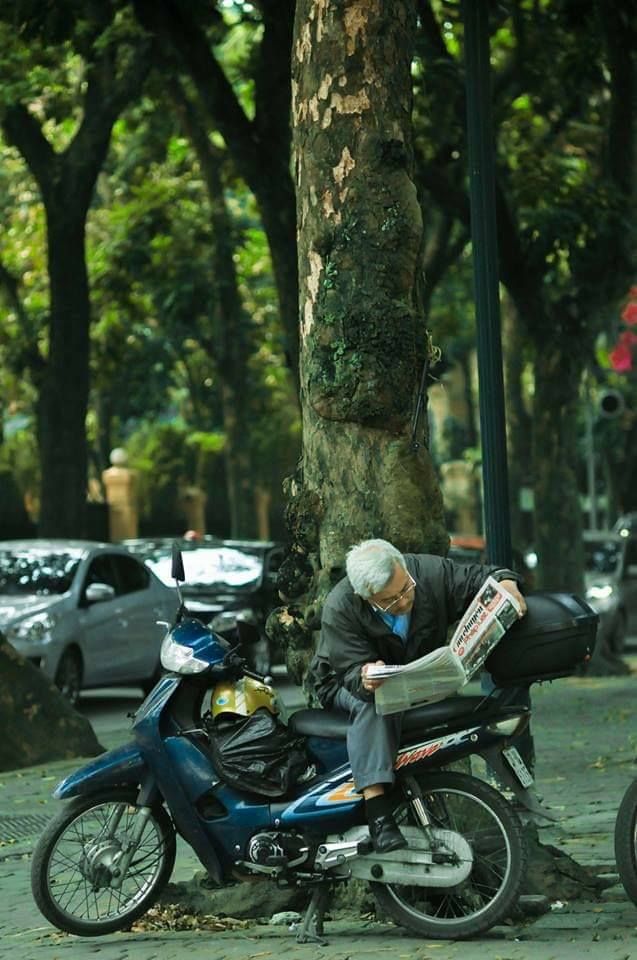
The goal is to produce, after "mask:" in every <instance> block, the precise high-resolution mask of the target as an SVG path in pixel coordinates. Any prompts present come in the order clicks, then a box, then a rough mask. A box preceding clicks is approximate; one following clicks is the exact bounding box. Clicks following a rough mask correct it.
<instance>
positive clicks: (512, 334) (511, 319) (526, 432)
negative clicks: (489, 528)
mask: <svg viewBox="0 0 637 960" xmlns="http://www.w3.org/2000/svg"><path fill="white" fill-rule="evenodd" d="M502 319H503V331H502V333H503V337H502V341H503V345H504V381H505V392H506V398H505V406H506V420H507V437H508V446H509V501H510V504H511V542H512V544H513V546H514V547H516V548H517V549H522V548H523V547H525V546H528V544H529V542H530V540H531V537H532V532H531V530H530V522H531V521H530V518H528V519H527V516H526V515H525V512H524V511H523V510H522V507H521V503H520V491H521V490H522V488H523V487H531V485H532V479H533V478H532V469H533V468H532V437H533V421H532V419H531V417H530V415H529V414H528V412H527V410H526V407H525V404H524V392H523V385H522V377H523V374H524V367H525V350H524V348H525V344H526V343H527V340H526V339H525V337H524V336H523V331H522V330H521V327H520V323H519V322H518V318H517V315H516V312H515V309H514V307H513V305H512V303H511V301H510V300H509V299H508V298H505V299H504V301H503V311H502ZM519 572H522V571H519Z"/></svg>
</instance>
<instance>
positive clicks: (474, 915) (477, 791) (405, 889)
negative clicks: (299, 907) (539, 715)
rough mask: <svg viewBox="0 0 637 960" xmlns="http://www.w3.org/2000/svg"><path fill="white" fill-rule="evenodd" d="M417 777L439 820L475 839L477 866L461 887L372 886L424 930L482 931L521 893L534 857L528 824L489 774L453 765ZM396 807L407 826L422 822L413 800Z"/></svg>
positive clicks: (396, 917)
mask: <svg viewBox="0 0 637 960" xmlns="http://www.w3.org/2000/svg"><path fill="white" fill-rule="evenodd" d="M416 779H417V780H418V783H419V786H420V789H421V791H422V794H423V802H424V806H425V809H426V811H427V814H428V816H429V820H430V823H431V826H432V827H433V828H434V829H435V828H439V829H442V830H452V831H456V832H457V833H459V834H461V835H462V837H463V838H464V840H465V841H466V842H467V843H468V844H469V847H470V849H471V857H472V860H471V870H470V872H469V874H468V876H467V877H466V879H464V880H463V881H462V882H460V883H459V884H458V885H457V886H454V887H438V888H436V887H424V886H416V885H406V884H396V883H391V884H382V883H370V887H371V889H372V891H373V894H374V896H375V898H376V900H377V902H378V904H379V906H380V907H381V909H382V910H384V912H385V913H386V914H387V915H388V916H389V917H390V918H391V919H392V920H393V921H394V922H395V923H397V924H400V926H403V927H406V928H407V929H408V930H411V931H412V932H413V933H416V934H418V935H419V936H425V937H429V938H431V939H440V940H460V939H465V938H467V937H474V936H477V935H478V934H481V933H484V931H485V930H489V929H490V928H491V927H493V926H494V925H495V924H496V923H499V922H500V921H502V920H504V919H505V918H506V917H507V916H508V915H509V912H510V910H511V908H512V906H513V905H514V903H515V902H516V900H517V898H518V896H519V892H520V885H521V883H522V877H523V875H524V869H525V864H526V847H525V844H524V839H523V836H522V825H521V823H520V820H519V818H518V817H517V815H516V813H515V811H514V810H513V809H512V808H511V806H510V805H509V803H508V802H507V801H506V800H505V799H504V797H503V796H502V794H500V793H498V791H497V790H494V789H493V787H490V786H489V785H488V784H487V783H484V781H482V780H478V779H476V778H474V777H470V776H467V775H466V774H463V773H445V772H442V773H433V774H420V775H416ZM395 814H396V820H397V823H398V824H399V826H400V825H411V826H419V823H418V821H417V820H416V818H415V815H414V812H413V810H412V808H411V805H407V804H404V805H402V806H399V807H398V808H397V809H396V811H395ZM407 852H408V851H407Z"/></svg>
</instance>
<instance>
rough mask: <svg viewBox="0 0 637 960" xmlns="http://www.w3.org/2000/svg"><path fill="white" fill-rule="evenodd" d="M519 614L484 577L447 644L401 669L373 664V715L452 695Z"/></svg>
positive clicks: (505, 593)
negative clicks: (374, 706)
mask: <svg viewBox="0 0 637 960" xmlns="http://www.w3.org/2000/svg"><path fill="white" fill-rule="evenodd" d="M521 613H522V611H521V608H520V605H519V603H518V601H517V600H516V598H515V597H514V596H513V595H512V594H510V593H509V591H508V590H506V589H505V588H504V587H503V586H502V584H501V583H498V581H497V580H494V579H493V577H487V579H486V580H485V582H484V583H483V584H482V586H481V587H480V589H479V590H478V592H477V594H476V595H475V597H474V598H473V600H472V601H471V603H470V604H469V607H468V608H467V610H466V611H465V613H464V615H463V617H462V619H461V620H460V622H459V624H458V626H457V628H456V630H455V632H454V634H453V636H452V638H451V640H450V641H449V645H448V646H445V647H438V649H437V650H432V651H431V653H427V654H425V656H423V657H419V659H418V660H412V662H411V663H406V664H404V665H397V664H387V665H383V666H375V665H372V666H370V667H368V668H367V676H368V677H370V678H373V679H377V680H383V683H382V684H381V685H380V686H379V687H377V688H376V692H375V696H374V700H375V704H376V713H378V714H381V715H384V714H388V713H398V712H400V711H402V710H406V709H408V708H410V707H416V706H420V705H421V704H424V703H434V702H435V701H437V700H442V699H444V697H448V696H451V694H453V693H457V692H458V691H459V690H461V689H462V687H464V685H465V684H466V683H468V682H469V680H471V678H472V677H473V676H475V674H476V673H477V672H478V671H479V670H480V668H481V667H482V665H483V663H484V661H485V660H486V658H487V657H488V656H489V654H490V653H491V651H492V650H493V648H494V647H495V645H496V644H497V643H498V641H499V640H500V639H501V637H502V636H503V634H504V633H505V631H506V630H508V629H509V627H510V626H511V624H513V623H515V621H516V620H517V619H518V618H519V617H520V615H521Z"/></svg>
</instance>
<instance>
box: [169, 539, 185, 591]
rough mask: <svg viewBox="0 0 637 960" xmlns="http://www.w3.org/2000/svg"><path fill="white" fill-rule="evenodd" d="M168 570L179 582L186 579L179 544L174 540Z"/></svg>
mask: <svg viewBox="0 0 637 960" xmlns="http://www.w3.org/2000/svg"><path fill="white" fill-rule="evenodd" d="M170 572H171V574H172V578H173V580H177V581H178V582H179V583H183V582H184V580H185V579H186V574H185V573H184V561H183V557H182V555H181V550H180V549H179V544H178V543H177V541H176V540H174V541H173V549H172V565H171V569H170Z"/></svg>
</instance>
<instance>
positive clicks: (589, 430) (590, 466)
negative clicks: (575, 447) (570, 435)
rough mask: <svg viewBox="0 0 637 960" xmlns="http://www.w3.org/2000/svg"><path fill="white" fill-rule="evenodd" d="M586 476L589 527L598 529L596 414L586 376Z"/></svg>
mask: <svg viewBox="0 0 637 960" xmlns="http://www.w3.org/2000/svg"><path fill="white" fill-rule="evenodd" d="M585 403H586V478H587V486H588V528H589V530H597V491H596V487H597V483H596V479H595V441H594V437H593V427H594V414H593V398H592V396H591V385H590V379H589V377H588V376H587V377H586V401H585Z"/></svg>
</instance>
